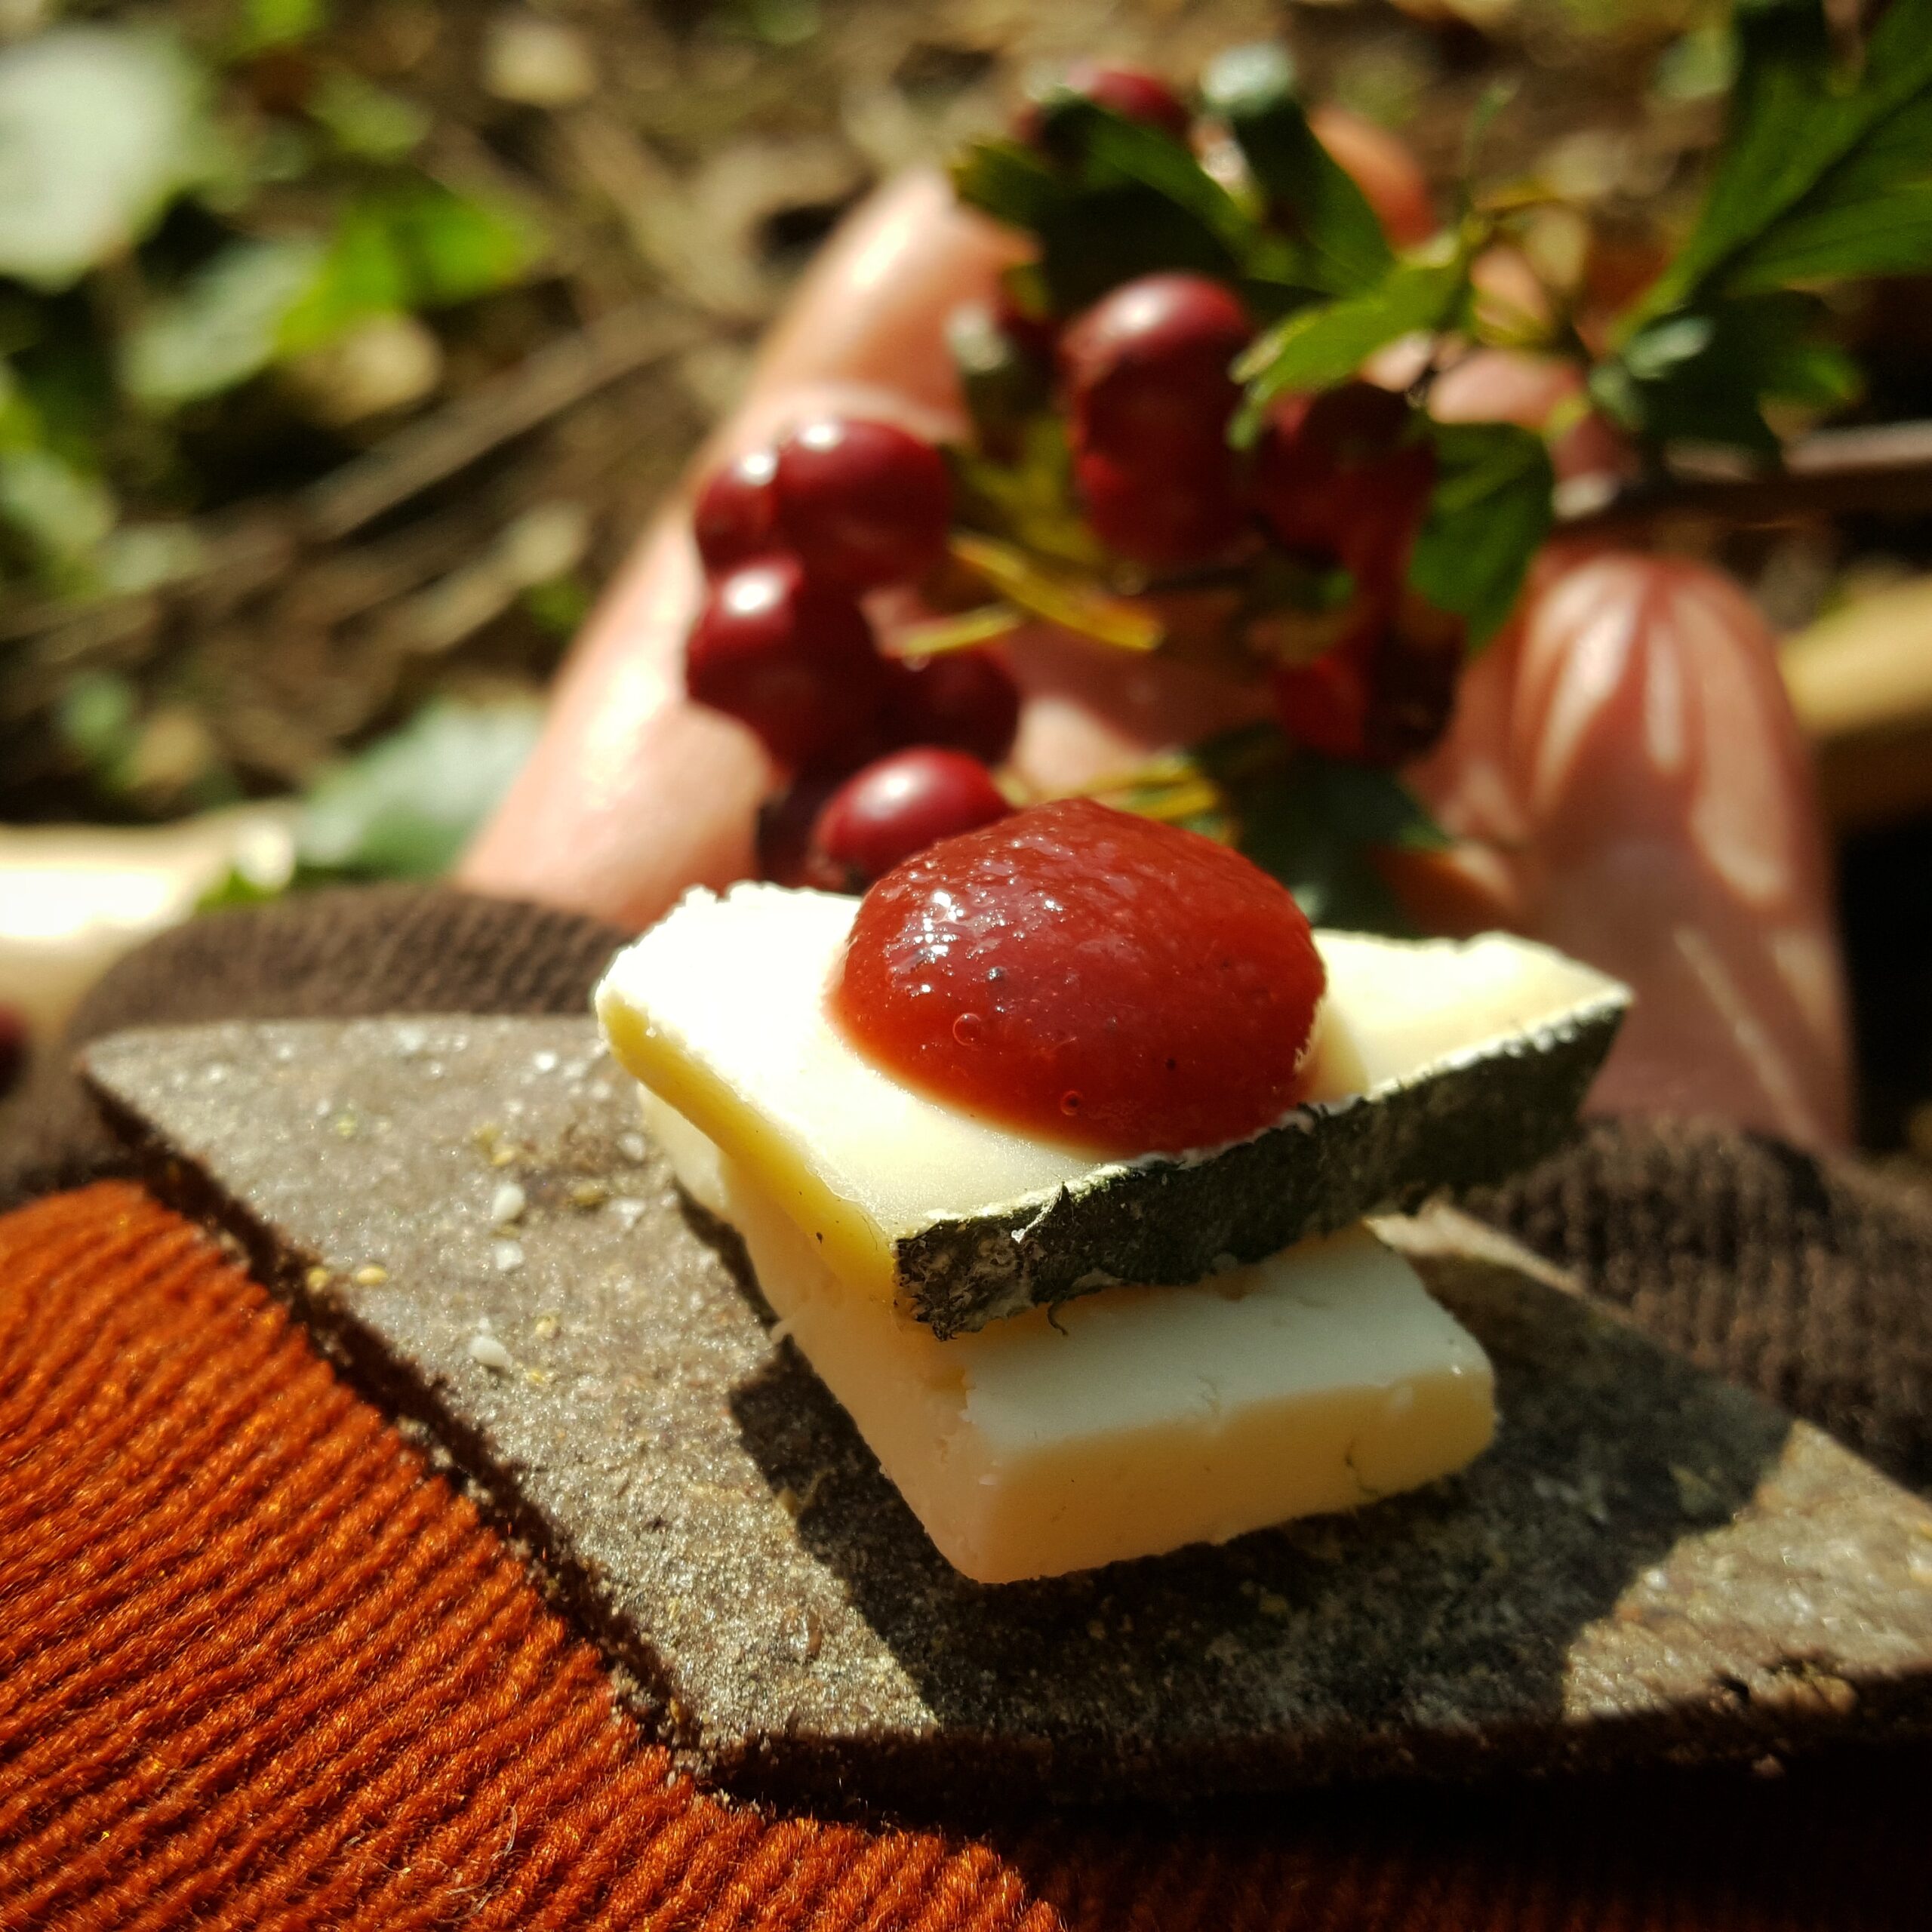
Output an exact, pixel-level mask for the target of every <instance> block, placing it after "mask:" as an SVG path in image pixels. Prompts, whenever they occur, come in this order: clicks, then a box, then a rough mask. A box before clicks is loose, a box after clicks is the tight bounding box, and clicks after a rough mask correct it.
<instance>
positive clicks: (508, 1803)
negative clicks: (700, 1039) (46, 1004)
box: [0, 1183, 1932, 1932]
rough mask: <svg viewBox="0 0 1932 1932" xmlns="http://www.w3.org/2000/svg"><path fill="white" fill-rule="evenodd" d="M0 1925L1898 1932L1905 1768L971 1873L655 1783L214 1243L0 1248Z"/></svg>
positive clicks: (549, 1634)
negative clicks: (1873, 1930)
mask: <svg viewBox="0 0 1932 1932" xmlns="http://www.w3.org/2000/svg"><path fill="white" fill-rule="evenodd" d="M0 1687H4V1692H5V1694H4V1697H0V1927H5V1928H7V1932H14V1928H22V1929H23V1932H24V1928H27V1927H34V1928H39V1927H60V1928H65V1927H76V1928H81V1927H108V1926H112V1927H132V1926H152V1927H168V1926H189V1925H193V1926H220V1927H298V1926H299V1927H310V1926H315V1927H332V1926H338V1925H340V1926H348V1925H355V1926H368V1927H383V1928H389V1927H405V1926H407V1927H432V1926H443V1925H456V1924H463V1925H473V1926H477V1927H495V1926H530V1927H607V1926H608V1927H619V1926H626V1927H629V1926H649V1927H681V1928H682V1927H704V1928H724V1927H734V1928H740V1932H754V1929H755V1932H776V1928H779V1927H785V1928H798V1929H799V1932H804V1928H808V1927H813V1928H822V1929H823V1932H858V1928H861V1927H863V1928H868V1929H869V1932H891V1928H903V1932H1017V1929H1018V1928H1024V1932H1047V1929H1048V1928H1049V1927H1071V1928H1076V1932H1084V1928H1090V1927H1091V1928H1098V1927H1116V1926H1117V1927H1127V1928H1131V1932H1167V1928H1175V1932H1210V1928H1214V1932H1219V1928H1222V1927H1227V1928H1231V1932H1232V1928H1254V1929H1255V1932H1258V1928H1261V1927H1284V1928H1285V1927H1310V1928H1320V1929H1321V1932H1371V1929H1374V1932H1397V1928H1401V1932H1425V1928H1427V1932H1435V1928H1444V1929H1445V1932H1446V1928H1448V1927H1458V1928H1472V1932H1473V1929H1474V1928H1497V1932H1502V1928H1505V1927H1507V1928H1512V1932H1530V1928H1531V1927H1537V1928H1543V1932H1565V1929H1566V1928H1567V1929H1570V1932H1586V1928H1587V1929H1588V1932H1609V1928H1611V1927H1618V1928H1620V1932H1647V1928H1651V1927H1656V1928H1658V1932H1662V1928H1663V1927H1667V1926H1669V1927H1686V1928H1688V1927H1711V1928H1715V1927H1726V1928H1735V1929H1736V1932H1771V1929H1772V1928H1778V1932H1791V1929H1792V1928H1797V1927H1811V1926H1825V1925H1830V1926H1834V1927H1848V1928H1857V1927H1880V1926H1884V1927H1893V1926H1898V1927H1905V1926H1908V1925H1915V1924H1923V1923H1924V1922H1926V1921H1927V1918H1928V1916H1932V1912H1928V1909H1927V1907H1926V1906H1925V1905H1924V1895H1925V1894H1924V1883H1923V1880H1922V1878H1921V1876H1920V1875H1919V1874H1918V1870H1917V1867H1918V1857H1917V1850H1916V1834H1917V1832H1918V1823H1917V1816H1918V1811H1919V1810H1920V1808H1921V1794H1922V1793H1923V1792H1924V1789H1925V1786H1924V1777H1925V1770H1926V1764H1927V1761H1926V1759H1925V1758H1923V1757H1922V1756H1912V1757H1903V1758H1900V1759H1899V1760H1898V1761H1897V1762H1896V1763H1894V1762H1890V1761H1874V1760H1866V1761H1862V1762H1861V1763H1860V1764H1857V1765H1856V1766H1854V1767H1850V1769H1849V1770H1841V1771H1839V1772H1834V1773H1832V1774H1829V1775H1826V1776H1822V1777H1813V1776H1810V1775H1809V1774H1794V1775H1793V1777H1791V1778H1790V1779H1789V1780H1783V1781H1781V1782H1780V1783H1776V1784H1769V1785H1767V1784H1764V1783H1758V1784H1755V1785H1754V1784H1752V1783H1748V1782H1744V1781H1740V1780H1737V1779H1735V1778H1730V1779H1727V1780H1720V1781H1716V1782H1709V1781H1706V1782H1705V1783H1690V1784H1687V1785H1685V1786H1682V1787H1681V1788H1678V1789H1673V1790H1672V1791H1670V1792H1655V1791H1653V1792H1651V1795H1649V1796H1645V1795H1642V1792H1643V1788H1641V1787H1639V1788H1638V1795H1632V1791H1631V1790H1630V1789H1629V1788H1627V1787H1626V1788H1622V1789H1619V1788H1614V1787H1607V1788H1604V1789H1597V1788H1595V1787H1588V1786H1577V1787H1568V1788H1563V1787H1546V1788H1544V1789H1543V1790H1542V1791H1540V1792H1536V1791H1531V1792H1516V1793H1515V1794H1513V1795H1509V1794H1481V1793H1478V1794H1475V1795H1462V1796H1440V1795H1426V1794H1425V1795H1416V1794H1410V1795H1408V1796H1407V1797H1406V1798H1403V1797H1400V1796H1397V1797H1387V1796H1385V1797H1380V1798H1377V1797H1374V1796H1371V1797H1367V1798H1355V1799H1337V1800H1330V1801H1311V1800H1303V1801H1297V1802H1295V1803H1294V1804H1288V1803H1287V1802H1285V1801H1276V1802H1275V1803H1274V1804H1270V1805H1257V1806H1254V1807H1245V1808H1234V1809H1229V1810H1226V1811H1224V1812H1223V1813H1222V1814H1218V1815H1217V1816H1214V1817H1201V1816H1200V1815H1199V1814H1195V1816H1194V1817H1193V1818H1192V1820H1189V1821H1188V1822H1185V1823H1170V1822H1169V1821H1168V1820H1164V1819H1161V1818H1158V1817H1153V1816H1152V1815H1150V1814H1142V1815H1140V1816H1139V1817H1127V1818H1121V1817H1115V1818H1112V1819H1096V1820H1087V1821H1083V1822H1081V1823H1078V1824H1072V1823H1066V1822H1065V1821H1060V1822H1054V1821H1042V1822H1041V1823H1038V1825H1036V1826H1033V1827H1032V1828H1030V1829H1016V1830H1014V1831H1013V1832H1009V1833H1005V1834H1002V1835H998V1838H997V1840H996V1844H995V1842H988V1841H981V1840H975V1839H974V1838H971V1837H969V1836H968V1835H963V1834H949V1833H946V1832H935V1831H929V1830H898V1829H885V1828H867V1827H862V1826H857V1825H852V1824H841V1823H826V1822H823V1821H820V1820H814V1819H812V1818H809V1817H786V1816H782V1815H772V1814H767V1813H764V1812H761V1811H758V1810H752V1809H749V1808H746V1807H734V1806H733V1805H731V1804H729V1803H728V1802H725V1801H721V1800H718V1799H716V1798H711V1797H708V1796H706V1795H703V1794H701V1793H700V1792H698V1791H697V1790H696V1789H694V1787H693V1786H691V1784H690V1783H688V1781H686V1780H684V1779H682V1778H681V1777H678V1776H676V1775H675V1774H673V1773H672V1770H671V1768H670V1767H669V1764H668V1762H667V1761H666V1758H665V1756H664V1755H663V1752H660V1751H659V1750H658V1749H655V1748H654V1747H653V1746H651V1745H649V1744H648V1743H646V1742H645V1740H643V1738H642V1737H641V1735H640V1734H639V1733H638V1730H637V1729H636V1727H635V1725H634V1724H632V1722H631V1721H630V1720H629V1718H627V1717H626V1716H625V1715H623V1713H622V1712H620V1710H619V1709H618V1708H617V1706H616V1705H615V1703H614V1700H613V1696H612V1691H611V1685H610V1683H609V1681H608V1678H607V1677H606V1675H605V1672H604V1670H603V1669H602V1667H601V1665H600V1663H598V1660H597V1658H596V1657H595V1655H594V1654H592V1651H590V1650H589V1648H588V1647H587V1646H586V1644H583V1642H582V1641H580V1640H579V1639H578V1638H576V1637H575V1636H574V1635H573V1634H572V1633H571V1631H570V1630H569V1629H568V1628H567V1627H566V1626H565V1625H564V1624H563V1623H561V1622H560V1621H559V1620H558V1618H557V1617H555V1615H554V1614H552V1612H551V1611H549V1609H548V1608H547V1607H546V1606H545V1604H544V1603H543V1600H542V1598H541V1597H540V1594H539V1593H538V1592H537V1589H535V1588H534V1586H532V1584H531V1583H530V1581H529V1580H528V1578H527V1577H526V1576H525V1573H524V1571H523V1570H522V1568H521V1566H520V1565H519V1564H518V1561H517V1560H516V1558H515V1555H513V1553H512V1552H510V1551H509V1549H507V1548H506V1546H504V1544H503V1543H502V1542H501V1540H500V1539H499V1538H498V1537H497V1535H496V1534H494V1532H493V1531H491V1529H490V1528H489V1527H488V1526H487V1525H485V1524H483V1523H482V1522H481V1521H479V1520H478V1518H477V1516H476V1515H475V1512H474V1511H473V1510H472V1508H471V1507H470V1506H469V1504H468V1503H466V1502H465V1501H464V1500H462V1499H461V1498H460V1497H458V1496H457V1495H456V1494H454V1493H453V1492H452V1491H451V1489H450V1488H449V1487H448V1485H447V1484H445V1482H444V1481H441V1479H440V1478H437V1477H436V1476H435V1475H433V1474H432V1473H431V1472H429V1469H427V1467H426V1464H425V1462H424V1460H423V1458H422V1457H421V1456H420V1455H419V1454H417V1451H414V1449H412V1448H411V1447H410V1446H409V1445H408V1444H407V1443H406V1442H405V1441H404V1440H403V1438H401V1436H400V1435H398V1433H397V1432H395V1429H392V1427H391V1426H389V1424H388V1423H386V1421H385V1420H384V1419H383V1417H382V1416H381V1415H380V1414H379V1413H378V1412H377V1411H375V1410H374V1408H372V1407H369V1406H368V1404H365V1402H363V1401H361V1400H360V1399H359V1398H358V1397H357V1396H356V1395H354V1394H353V1393H352V1392H351V1391H349V1389H346V1387H345V1386H343V1385H342V1384H341V1383H340V1382H339V1381H338V1380H337V1378H336V1377H335V1375H334V1372H333V1371H332V1370H331V1367H329V1365H328V1364H327V1363H326V1362H325V1361H323V1360H322V1359H321V1358H320V1357H318V1355H316V1354H315V1352H314V1351H313V1349H312V1348H311V1347H310V1346H309V1343H308V1341H307V1340H306V1337H305V1336H304V1335H303V1334H302V1332H301V1331H300V1329H299V1328H298V1327H296V1326H295V1325H294V1324H293V1323H292V1322H291V1321H290V1320H289V1319H288V1318H287V1317H286V1316H285V1314H284V1313H283V1312H282V1311H281V1309H279V1307H278V1306H277V1305H276V1304H275V1303H274V1302H273V1301H272V1300H270V1299H269V1297H268V1296H267V1295H266V1294H264V1293H263V1291H261V1290H260V1288H259V1287H257V1286H256V1285H255V1284H254V1283H252V1282H251V1281H249V1280H248V1278H247V1277H246V1275H245V1274H244V1273H243V1272H242V1270H241V1269H239V1268H238V1266H236V1265H235V1263H233V1262H232V1260H230V1259H229V1258H228V1257H227V1256H226V1255H225V1254H224V1253H223V1251H222V1250H221V1249H220V1247H218V1246H217V1244H215V1242H214V1241H212V1240H211V1238H208V1237H207V1236H206V1235H203V1234H202V1232H199V1231H198V1230H197V1229H195V1228H193V1227H192V1226H189V1224H187V1223H185V1222H183V1221H181V1220H179V1219H177V1217H174V1216H173V1215H172V1214H168V1212H166V1211H164V1210H163V1209H162V1208H161V1207H158V1206H157V1205H156V1204H155V1203H153V1202H152V1201H151V1200H149V1198H147V1197H146V1195H143V1194H142V1193H141V1192H140V1191H139V1190H138V1189H136V1188H134V1187H133V1186H129V1185H127V1184H124V1183H103V1184H100V1185H98V1186H94V1187H92V1188H90V1189H87V1190H85V1191H84V1192H78V1193H75V1194H69V1195H61V1196H57V1197H54V1198H51V1199H48V1200H46V1201H42V1202H39V1203H38V1204H35V1205H33V1206H32V1207H27V1208H25V1209H23V1210H21V1211H19V1212H17V1213H16V1214H13V1215H11V1216H10V1217H6V1218H5V1220H0Z"/></svg>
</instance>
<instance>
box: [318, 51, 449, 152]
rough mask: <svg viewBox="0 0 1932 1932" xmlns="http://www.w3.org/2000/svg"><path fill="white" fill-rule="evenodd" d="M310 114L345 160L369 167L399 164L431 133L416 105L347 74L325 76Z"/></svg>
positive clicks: (338, 71) (344, 71) (338, 72)
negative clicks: (351, 157)
mask: <svg viewBox="0 0 1932 1932" xmlns="http://www.w3.org/2000/svg"><path fill="white" fill-rule="evenodd" d="M309 112H310V113H311V114H312V115H314V117H315V119H316V120H317V121H318V122H321V125H323V126H324V127H325V128H327V129H328V131H329V133H330V134H331V135H332V136H333V137H334V140H335V144H336V146H337V147H338V148H340V149H341V150H342V151H343V153H344V154H352V155H358V156H360V157H361V158H362V159H364V160H365V161H401V159H403V158H404V157H405V155H408V154H409V153H410V152H411V151H412V150H413V149H415V148H416V147H417V146H418V145H419V144H420V143H421V142H422V140H423V138H424V137H425V136H426V135H427V134H428V133H429V125H430V123H429V115H427V114H426V113H425V112H424V111H423V109H421V108H420V107H418V106H417V104H416V103H415V102H414V101H413V100H405V98H404V97H403V96H401V94H391V93H389V91H387V90H386V88H379V87H376V86H374V85H372V84H371V82H368V81H365V79H363V78H362V77H361V75H359V74H355V73H352V72H349V70H348V69H346V68H337V69H334V71H332V72H329V73H326V74H325V75H323V76H322V78H321V81H320V82H318V84H317V85H316V87H315V91H314V92H313V94H312V95H311V97H310V98H309Z"/></svg>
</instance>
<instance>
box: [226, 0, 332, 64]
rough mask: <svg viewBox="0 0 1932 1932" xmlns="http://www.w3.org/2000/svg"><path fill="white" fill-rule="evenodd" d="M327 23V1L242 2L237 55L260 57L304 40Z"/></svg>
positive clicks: (255, 0)
mask: <svg viewBox="0 0 1932 1932" xmlns="http://www.w3.org/2000/svg"><path fill="white" fill-rule="evenodd" d="M325 26H328V5H327V0H243V5H242V19H241V23H240V25H239V26H238V28H237V29H236V32H235V51H236V52H237V53H238V54H260V53H264V52H266V51H267V50H268V49H269V48H271V47H287V46H289V45H292V44H293V43H294V42H297V41H300V40H306V39H308V38H309V36H310V35H312V34H317V33H319V32H321V30H322V29H323V28H324V27H325Z"/></svg>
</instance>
